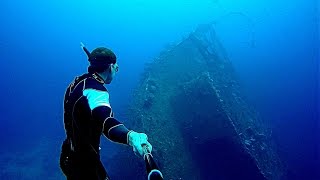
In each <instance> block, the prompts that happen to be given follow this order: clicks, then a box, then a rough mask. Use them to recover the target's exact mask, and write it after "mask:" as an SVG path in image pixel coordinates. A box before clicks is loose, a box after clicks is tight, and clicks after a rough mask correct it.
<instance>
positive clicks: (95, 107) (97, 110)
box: [83, 89, 129, 144]
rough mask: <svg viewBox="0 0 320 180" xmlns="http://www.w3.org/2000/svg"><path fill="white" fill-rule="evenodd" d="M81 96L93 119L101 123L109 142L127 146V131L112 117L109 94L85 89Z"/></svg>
mask: <svg viewBox="0 0 320 180" xmlns="http://www.w3.org/2000/svg"><path fill="white" fill-rule="evenodd" d="M83 95H84V96H85V97H87V99H88V103H89V107H90V109H91V112H92V117H93V119H94V120H97V121H99V122H100V123H102V132H103V134H104V135H105V136H106V137H107V138H108V139H110V140H111V141H114V142H118V143H122V144H128V133H129V130H128V129H127V128H126V127H125V126H124V125H123V124H122V123H121V122H119V121H118V120H116V119H115V118H114V117H113V112H112V108H111V106H110V102H109V93H108V92H107V91H102V90H97V89H85V90H84V91H83Z"/></svg>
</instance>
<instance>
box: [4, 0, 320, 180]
mask: <svg viewBox="0 0 320 180" xmlns="http://www.w3.org/2000/svg"><path fill="white" fill-rule="evenodd" d="M0 12H1V18H0V23H1V26H0V27H1V29H0V52H1V58H0V59H1V61H0V65H1V66H0V75H1V79H2V82H1V90H0V93H1V95H2V96H1V97H2V103H0V109H1V118H0V119H1V126H0V143H1V145H2V146H1V147H2V148H0V152H1V154H0V161H1V162H0V169H2V171H0V177H1V176H2V174H5V173H6V174H9V175H7V176H9V177H11V178H14V177H17V176H13V174H15V173H17V172H20V173H21V174H22V175H21V177H24V178H25V179H28V177H27V176H25V175H24V174H23V173H24V172H25V173H26V172H28V170H27V169H26V168H25V167H26V166H32V167H33V168H37V167H41V166H43V162H44V161H48V162H46V163H45V164H46V167H47V169H44V170H42V169H40V170H39V172H42V171H45V172H42V173H44V174H46V171H51V173H50V174H55V173H60V172H59V169H58V168H57V167H56V166H57V165H58V164H56V163H57V162H56V160H57V159H58V157H57V156H58V153H59V148H60V147H59V146H60V141H61V140H62V139H63V137H64V129H63V124H62V100H63V93H64V90H65V88H66V86H67V85H68V84H69V82H70V81H71V80H72V79H73V77H74V75H78V74H81V73H82V72H84V71H86V67H87V65H88V63H87V61H86V57H85V54H84V53H83V52H82V50H81V49H80V48H79V43H80V41H83V42H84V43H85V44H86V45H87V47H88V48H89V49H93V48H95V47H97V46H107V47H110V48H111V49H113V50H114V51H115V53H116V54H117V56H118V59H119V65H120V72H119V73H118V77H117V78H116V79H115V81H114V82H113V83H112V85H110V86H109V87H108V88H109V90H110V92H111V103H112V105H113V108H114V110H115V112H116V114H117V116H118V118H119V119H121V120H122V121H124V122H125V121H126V120H125V116H124V113H125V107H126V105H127V103H128V99H130V92H131V91H132V89H133V88H134V86H135V85H136V83H137V81H138V79H139V76H140V73H141V72H142V70H143V65H144V63H145V62H149V61H150V60H152V58H153V57H155V56H157V54H158V53H159V51H160V50H161V49H162V48H163V47H165V46H166V45H167V44H169V43H173V42H177V41H179V40H181V39H182V38H183V37H185V36H187V35H188V33H189V32H191V31H192V30H194V29H195V27H196V26H197V24H199V23H207V22H212V21H215V22H216V30H217V34H218V36H219V37H220V38H221V41H222V43H223V44H224V46H225V47H226V50H227V52H228V54H229V57H230V60H231V61H232V62H233V64H234V67H235V69H236V72H237V73H238V75H239V78H240V80H241V84H242V85H243V88H244V95H245V96H246V97H247V99H248V102H249V104H250V105H252V106H254V107H255V108H256V109H257V111H259V112H260V115H261V117H262V118H263V119H264V120H266V121H267V122H268V123H269V124H270V125H271V126H272V127H273V132H274V138H275V140H276V143H277V144H278V150H279V154H280V155H281V158H282V159H283V160H284V161H285V162H287V164H288V168H289V170H290V179H320V175H319V169H320V163H319V148H320V147H319V140H320V135H319V128H320V127H319V103H318V102H319V100H320V99H319V98H320V96H319V85H318V84H319V73H318V71H319V4H318V2H317V1H315V0H309V1H305V0H292V1H285V0H282V1H276V0H268V1H267V0H260V1H250V0H239V1H232V0H220V1H218V0H212V1H205V0H190V1H187V2H186V1H182V0H176V1H169V0H167V1H164V0H162V1H152V2H151V1H150V2H149V1H146V0H131V1H129V0H128V1H125V0H119V1H106V0H105V1H103V0H95V1H94V0H82V1H76V0H68V1H62V0H60V1H59V0H55V1H54V0H47V1H40V0H29V1H22V0H20V1H19V0H11V1H9V0H2V1H1V2H0ZM103 145H104V147H103V149H104V150H106V151H103V157H108V156H111V155H112V152H113V150H116V148H117V146H118V145H114V144H111V143H108V142H107V141H105V142H103ZM38 151H39V152H40V154H38V155H37V154H36V153H35V152H38ZM17 153H19V156H17V155H16V154H17ZM41 153H42V154H41ZM21 156H23V157H21ZM42 156H44V157H45V160H41V161H37V160H36V159H37V158H38V157H42ZM24 157H25V158H30V159H35V161H34V163H33V164H24V163H17V164H15V165H14V168H12V162H16V161H17V162H20V161H21V158H24ZM47 157H48V158H49V159H47ZM16 159H17V160H16ZM39 162H41V163H42V164H40V163H39ZM111 163H112V162H111ZM8 167H11V169H10V168H8ZM317 170H318V171H317ZM8 172H10V173H11V175H12V176H11V175H10V173H8ZM52 176H53V175H52ZM3 177H4V176H3ZM24 178H23V179H24Z"/></svg>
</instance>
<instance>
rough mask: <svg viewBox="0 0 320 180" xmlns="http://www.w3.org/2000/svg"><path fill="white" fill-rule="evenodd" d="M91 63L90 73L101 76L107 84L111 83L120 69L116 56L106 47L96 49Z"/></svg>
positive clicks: (92, 54)
mask: <svg viewBox="0 0 320 180" xmlns="http://www.w3.org/2000/svg"><path fill="white" fill-rule="evenodd" d="M89 62H90V66H89V67H88V72H89V73H97V74H98V75H100V76H101V77H102V78H103V80H104V83H105V84H110V83H111V81H112V80H113V78H114V76H115V74H116V72H118V69H119V66H118V64H117V57H116V55H115V54H114V53H113V52H112V51H111V50H110V49H108V48H105V47H98V48H96V49H94V50H93V51H92V52H91V53H90V57H89Z"/></svg>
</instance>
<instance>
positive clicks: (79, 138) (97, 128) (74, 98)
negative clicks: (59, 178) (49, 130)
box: [60, 74, 129, 180]
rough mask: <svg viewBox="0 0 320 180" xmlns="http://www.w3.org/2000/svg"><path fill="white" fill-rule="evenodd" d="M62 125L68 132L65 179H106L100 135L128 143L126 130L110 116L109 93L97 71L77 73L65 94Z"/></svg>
mask: <svg viewBox="0 0 320 180" xmlns="http://www.w3.org/2000/svg"><path fill="white" fill-rule="evenodd" d="M64 126H65V130H66V134H67V138H66V140H65V141H64V142H63V145H62V151H61V156H60V167H61V169H62V171H63V172H64V174H65V175H66V176H67V179H68V180H82V179H83V180H85V179H88V180H102V179H103V180H105V179H108V178H109V177H108V175H107V173H106V171H105V169H104V167H103V165H102V163H101V161H100V153H99V150H100V147H99V145H100V136H101V135H102V134H104V135H105V136H106V137H107V138H108V139H110V140H112V141H114V142H118V143H122V144H128V137H127V135H128V132H129V130H128V129H127V128H126V127H125V126H124V125H123V124H122V123H120V122H119V121H117V120H116V119H115V118H114V117H113V112H112V109H111V106H110V103H109V94H108V91H107V89H106V88H105V87H104V86H103V80H102V79H101V77H99V76H98V75H97V74H84V75H82V76H80V77H77V78H76V79H75V80H74V82H72V83H71V84H70V85H69V87H68V88H67V90H66V93H65V97H64Z"/></svg>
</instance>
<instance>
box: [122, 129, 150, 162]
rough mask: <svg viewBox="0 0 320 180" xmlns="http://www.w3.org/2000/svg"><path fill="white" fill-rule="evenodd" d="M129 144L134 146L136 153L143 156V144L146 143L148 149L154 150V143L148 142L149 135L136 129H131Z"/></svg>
mask: <svg viewBox="0 0 320 180" xmlns="http://www.w3.org/2000/svg"><path fill="white" fill-rule="evenodd" d="M128 144H129V145H130V146H132V148H133V152H134V153H135V154H137V153H139V154H140V156H143V154H144V152H143V146H144V145H146V146H147V148H148V150H149V151H150V153H151V151H152V145H151V144H150V143H149V142H148V136H147V135H146V134H145V133H137V132H135V131H130V132H129V134H128Z"/></svg>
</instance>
